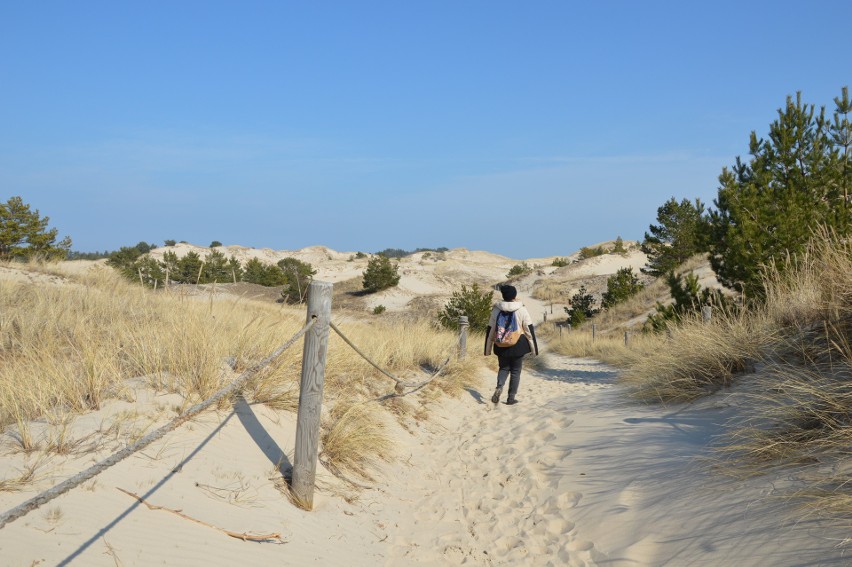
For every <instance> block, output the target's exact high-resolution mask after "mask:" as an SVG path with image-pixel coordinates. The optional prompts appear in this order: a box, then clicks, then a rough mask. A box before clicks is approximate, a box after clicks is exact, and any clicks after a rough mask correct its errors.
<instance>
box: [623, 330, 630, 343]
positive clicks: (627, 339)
mask: <svg viewBox="0 0 852 567" xmlns="http://www.w3.org/2000/svg"><path fill="white" fill-rule="evenodd" d="M624 346H630V331H624Z"/></svg>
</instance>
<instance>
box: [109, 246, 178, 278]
mask: <svg viewBox="0 0 852 567" xmlns="http://www.w3.org/2000/svg"><path fill="white" fill-rule="evenodd" d="M154 248H156V247H155V246H154V245H153V244H148V243H146V242H139V243H138V244H137V245H136V246H122V247H121V248H119V249H118V250H116V251H115V252H111V253H110V255H109V257H108V258H107V261H106V264H107V266H111V267H113V268H115V269H116V270H118V271H119V273H121V275H123V276H124V277H126V278H127V279H129V280H134V281H139V269H140V268H143V267H145V268H146V270H148V271H150V269H151V266H150V264H149V263H145V266H143V265H142V264H141V263H139V260H140V258H141V257H142V256H144V255H145V254H147V253H148V252H150V251H151V250H153V249H154ZM155 274H156V273H155ZM152 278H153V279H154V280H156V279H157V278H156V275H152V276H150V277H148V276H146V275H144V274H143V278H142V279H143V282H144V281H146V280H151V279H152ZM158 281H159V282H160V285H162V283H163V281H165V280H164V279H163V278H160V279H159V280H158ZM150 285H154V283H153V281H151V283H150Z"/></svg>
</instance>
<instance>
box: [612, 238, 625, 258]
mask: <svg viewBox="0 0 852 567" xmlns="http://www.w3.org/2000/svg"><path fill="white" fill-rule="evenodd" d="M610 252H611V253H612V254H627V248H625V247H624V240H622V238H621V237H620V236H619V237H616V239H615V244H614V245H613V247H612V250H610Z"/></svg>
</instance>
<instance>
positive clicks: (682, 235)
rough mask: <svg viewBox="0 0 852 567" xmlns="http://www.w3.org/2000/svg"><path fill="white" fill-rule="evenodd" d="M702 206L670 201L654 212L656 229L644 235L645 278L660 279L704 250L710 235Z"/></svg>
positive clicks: (698, 200)
mask: <svg viewBox="0 0 852 567" xmlns="http://www.w3.org/2000/svg"><path fill="white" fill-rule="evenodd" d="M704 212H705V211H704V203H702V202H701V200H700V199H696V200H695V204H693V203H692V202H690V201H689V199H684V200H682V201H681V202H680V203H678V202H677V200H676V199H675V198H674V197H672V198H671V199H669V200H668V201H666V202H665V203H664V204H663V206H661V207H660V208H658V209H657V222H658V223H660V224H658V225H653V224H652V225H650V226H649V227H648V230H649V231H650V234H649V233H647V232H646V233H645V240H644V241H643V242H642V252H644V253H645V254H646V255H647V256H648V266H647V267H646V268H642V269H641V271H642V273H644V274H649V275H652V276H654V277H660V276H662V275H663V274H667V273H669V272H671V271H672V270H674V269H675V268H677V267H678V266H680V265H681V264H683V263H684V262H686V261H687V260H688V259H689V258H691V257H692V256H694V255H695V254H698V253H700V252H704V251H706V249H707V239H708V235H709V232H710V226H709V224H708V220H707V219H706V217H705V215H704Z"/></svg>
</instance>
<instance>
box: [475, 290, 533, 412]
mask: <svg viewBox="0 0 852 567" xmlns="http://www.w3.org/2000/svg"><path fill="white" fill-rule="evenodd" d="M500 294H501V295H502V296H503V301H499V302H497V303H495V304H494V307H493V308H492V309H491V318H490V319H489V320H488V328H487V329H486V330H485V356H488V355H490V354H491V351H492V349H493V351H494V354H496V355H497V362H498V363H499V366H500V369H499V370H498V371H497V389H496V390H494V395H493V396H491V403H494V404H496V403H498V402H499V401H500V395H501V394H502V393H503V386H505V384H506V378H509V396H508V398H507V399H506V404H508V405H514V404H516V403H518V400H517V398H516V396H517V394H518V386H519V385H520V383H521V369H522V368H523V365H524V357H525V356H526V355H528V354H530V353H535V356H538V342H537V341H536V339H535V327H534V326H533V322H532V317H530V313H529V311H527V308H526V307H524V304H523V303H521V302H520V301H517V297H518V290H517V289H516V288H515V287H514V286H511V285H504V286H500ZM513 333H514V334H515V337H511V335H512V334H513ZM513 341H515V342H513ZM501 345H502V346H501Z"/></svg>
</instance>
